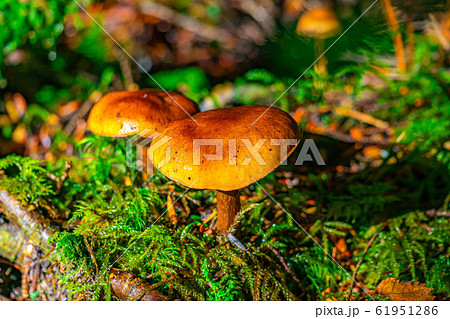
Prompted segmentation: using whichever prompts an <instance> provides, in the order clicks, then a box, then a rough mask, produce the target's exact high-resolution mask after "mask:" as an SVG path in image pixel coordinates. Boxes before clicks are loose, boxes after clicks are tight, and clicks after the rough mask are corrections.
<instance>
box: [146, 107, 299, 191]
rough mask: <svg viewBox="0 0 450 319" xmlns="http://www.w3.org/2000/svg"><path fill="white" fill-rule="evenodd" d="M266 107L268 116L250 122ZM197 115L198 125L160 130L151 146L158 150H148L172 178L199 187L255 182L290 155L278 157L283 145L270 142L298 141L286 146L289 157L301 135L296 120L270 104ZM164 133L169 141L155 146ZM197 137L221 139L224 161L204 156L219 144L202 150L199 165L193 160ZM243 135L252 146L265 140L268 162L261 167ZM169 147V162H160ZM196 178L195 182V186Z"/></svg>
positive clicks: (263, 154)
mask: <svg viewBox="0 0 450 319" xmlns="http://www.w3.org/2000/svg"><path fill="white" fill-rule="evenodd" d="M266 110H267V112H266V113H265V114H264V116H262V117H261V118H260V119H259V120H258V121H257V122H256V123H255V124H254V125H252V123H254V122H255V120H256V119H258V117H260V116H261V114H263V113H264V112H265V111H266ZM194 119H195V121H196V122H197V123H198V124H199V125H197V124H196V123H195V122H194V121H191V120H180V121H174V122H171V123H169V124H167V125H166V126H165V128H164V130H163V131H162V132H161V133H162V135H161V136H159V137H157V138H155V139H154V140H153V142H152V146H151V147H150V149H151V150H152V148H154V149H153V152H150V156H153V157H150V160H152V162H153V163H154V165H155V166H156V167H157V168H158V169H159V170H160V171H161V172H162V173H163V174H164V175H166V176H167V177H169V178H170V179H173V180H175V181H177V182H179V183H181V184H183V185H186V186H189V187H193V188H197V189H216V190H222V191H230V190H236V189H240V188H243V187H245V186H248V185H250V184H252V183H253V182H254V181H256V180H259V179H261V178H262V177H264V176H266V175H267V174H269V173H270V172H272V171H273V170H274V169H275V168H277V167H278V166H279V165H280V164H281V163H282V162H283V161H284V160H285V159H286V158H280V157H281V156H280V153H281V151H280V150H281V147H280V146H279V145H271V140H277V139H278V140H279V139H295V140H296V144H295V145H290V146H288V147H287V156H289V155H290V154H291V153H292V152H293V151H294V149H295V148H296V146H297V145H298V143H299V141H300V138H301V135H302V133H301V130H300V129H299V128H298V125H297V123H296V122H295V121H294V120H293V119H292V117H291V116H290V115H289V114H288V113H286V112H284V111H282V110H280V109H278V108H269V109H268V106H263V105H256V106H240V107H235V108H230V109H219V110H212V111H206V112H201V113H198V114H196V115H194ZM164 137H170V138H171V139H170V140H169V141H167V142H166V143H165V144H162V145H161V146H160V147H156V145H158V141H160V140H162V139H163V138H164ZM194 139H218V140H222V141H223V159H222V160H207V159H206V158H205V157H204V154H216V146H215V145H212V146H211V145H205V146H201V148H200V150H201V151H200V155H201V156H200V160H199V164H198V163H194V156H193V148H194V147H193V143H194V142H193V140H194ZM243 139H248V140H249V141H250V143H251V144H252V145H256V143H257V142H258V141H259V140H260V139H265V141H264V143H263V144H262V146H261V148H260V149H259V154H260V155H261V157H262V159H263V160H264V162H265V164H266V165H261V164H260V163H258V162H257V161H256V159H255V158H253V156H252V155H251V153H250V151H249V150H248V149H247V147H246V146H245V144H244V142H243ZM230 140H235V141H236V152H235V153H233V152H232V154H231V155H230V153H229V151H230V150H229V142H230ZM232 143H233V142H232ZM167 146H170V154H171V160H170V162H169V163H167V164H165V165H162V164H161V163H162V161H163V159H164V158H165V156H166V155H165V149H166V148H167ZM152 153H153V154H152ZM234 154H235V155H234ZM230 156H231V157H233V158H231V162H234V159H235V160H236V161H235V163H232V164H231V165H230ZM246 158H249V159H251V161H250V162H249V163H248V165H242V162H243V161H244V160H246ZM249 159H247V161H248V160H249ZM195 181H196V182H195ZM194 182H195V184H194V185H192V184H193V183H194Z"/></svg>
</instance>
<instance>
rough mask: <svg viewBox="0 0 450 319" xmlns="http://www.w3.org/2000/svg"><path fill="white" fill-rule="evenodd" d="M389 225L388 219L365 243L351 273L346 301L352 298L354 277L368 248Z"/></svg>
mask: <svg viewBox="0 0 450 319" xmlns="http://www.w3.org/2000/svg"><path fill="white" fill-rule="evenodd" d="M388 224H389V219H388V220H387V221H385V222H384V224H383V225H382V226H381V227H380V229H379V230H378V231H377V232H376V233H375V234H373V236H372V237H371V238H370V240H369V242H368V243H367V246H366V248H365V249H364V251H363V253H362V255H361V259H360V260H359V261H358V264H357V265H356V268H355V270H354V271H353V276H352V279H353V280H352V283H351V285H350V288H349V292H348V300H350V298H351V297H352V292H353V288H354V287H355V282H356V276H357V275H358V270H359V268H360V267H361V264H362V262H363V260H364V257H365V256H366V254H367V252H368V251H369V248H370V246H372V244H373V242H374V241H375V238H377V237H378V235H379V234H380V232H381V231H382V230H383V229H384V228H386V226H387V225H388Z"/></svg>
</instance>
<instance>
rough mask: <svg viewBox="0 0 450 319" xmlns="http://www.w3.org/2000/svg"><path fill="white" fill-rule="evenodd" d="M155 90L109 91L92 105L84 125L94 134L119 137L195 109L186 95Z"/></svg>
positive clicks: (196, 108)
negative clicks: (86, 124)
mask: <svg viewBox="0 0 450 319" xmlns="http://www.w3.org/2000/svg"><path fill="white" fill-rule="evenodd" d="M168 93H169V95H168V94H167V93H166V92H164V91H163V90H157V89H143V90H139V91H131V92H130V91H122V92H113V93H109V94H107V95H105V96H104V97H102V98H101V99H100V100H99V101H98V102H97V103H96V104H95V105H94V106H93V108H92V110H91V113H90V114H89V118H88V121H87V123H88V126H89V129H90V130H91V131H92V133H94V134H96V135H103V136H112V137H123V136H129V135H133V134H136V133H138V132H140V131H142V130H144V129H150V130H152V131H158V130H159V129H161V127H162V126H164V125H165V124H167V123H169V122H171V121H174V120H180V119H185V118H188V117H189V116H188V114H189V115H193V114H195V113H197V112H199V108H198V105H197V104H196V103H195V102H193V101H191V100H190V99H188V98H187V97H185V96H183V95H181V94H179V93H176V92H168Z"/></svg>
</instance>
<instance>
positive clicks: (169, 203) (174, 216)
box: [167, 194, 178, 225]
mask: <svg viewBox="0 0 450 319" xmlns="http://www.w3.org/2000/svg"><path fill="white" fill-rule="evenodd" d="M167 212H168V213H169V219H170V222H171V223H172V224H174V225H176V224H177V222H178V219H177V213H176V212H175V207H174V205H173V201H172V196H170V194H169V195H167Z"/></svg>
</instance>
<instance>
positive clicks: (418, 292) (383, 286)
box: [375, 278, 434, 301]
mask: <svg viewBox="0 0 450 319" xmlns="http://www.w3.org/2000/svg"><path fill="white" fill-rule="evenodd" d="M431 290H433V288H428V287H427V286H425V284H420V283H418V282H415V283H413V282H412V281H408V282H401V281H397V280H395V279H394V278H388V279H385V280H383V281H382V282H380V283H379V284H378V286H377V288H376V290H375V292H376V293H377V294H379V295H382V296H384V297H387V298H389V299H390V300H393V301H431V300H434V296H432V295H431Z"/></svg>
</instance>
